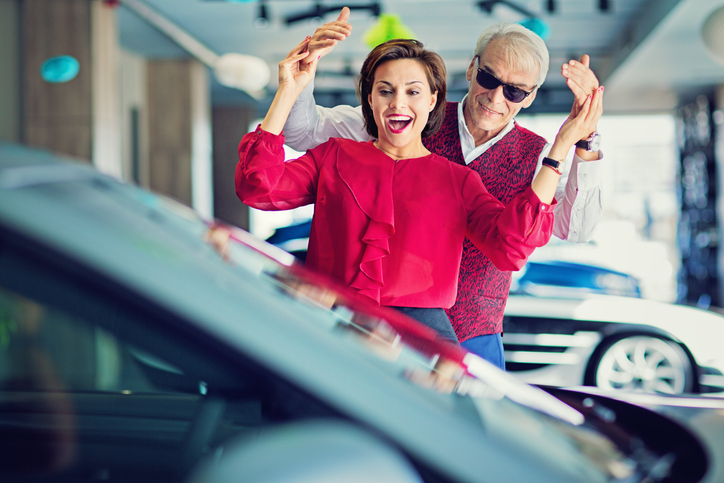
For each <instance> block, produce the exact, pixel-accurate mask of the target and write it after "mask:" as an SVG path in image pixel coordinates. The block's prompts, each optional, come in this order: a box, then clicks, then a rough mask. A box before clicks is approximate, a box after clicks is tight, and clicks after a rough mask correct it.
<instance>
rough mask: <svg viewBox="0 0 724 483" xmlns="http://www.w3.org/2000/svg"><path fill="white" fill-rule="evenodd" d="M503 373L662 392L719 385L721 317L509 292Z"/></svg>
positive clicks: (723, 369) (636, 302)
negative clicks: (504, 370) (504, 369)
mask: <svg viewBox="0 0 724 483" xmlns="http://www.w3.org/2000/svg"><path fill="white" fill-rule="evenodd" d="M503 331H504V335H503V346H504V348H505V363H506V368H507V370H508V371H509V372H512V373H514V374H516V375H517V376H518V377H520V378H521V379H523V380H524V381H526V382H528V383H531V384H539V385H550V386H571V385H590V386H598V387H600V388H603V389H628V390H638V391H644V392H658V393H664V394H682V393H691V392H694V393H711V392H721V391H724V375H723V374H724V347H723V346H722V341H724V316H722V315H720V314H718V313H715V312H711V311H706V310H702V309H698V308H694V307H688V306H683V305H675V304H668V303H662V302H656V301H652V300H644V299H638V298H631V297H616V296H607V295H587V296H582V297H579V298H575V299H562V298H547V297H534V296H526V295H511V296H510V298H509V299H508V305H507V307H506V310H505V320H504V323H503Z"/></svg>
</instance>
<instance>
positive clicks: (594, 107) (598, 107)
mask: <svg viewBox="0 0 724 483" xmlns="http://www.w3.org/2000/svg"><path fill="white" fill-rule="evenodd" d="M603 91H604V88H603V86H601V87H599V88H598V89H596V91H595V92H594V93H593V99H592V101H591V111H590V112H589V115H588V117H589V118H590V119H589V121H590V122H592V123H593V124H594V125H595V124H596V123H598V120H599V119H600V118H601V115H602V114H603Z"/></svg>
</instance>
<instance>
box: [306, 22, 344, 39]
mask: <svg viewBox="0 0 724 483" xmlns="http://www.w3.org/2000/svg"><path fill="white" fill-rule="evenodd" d="M351 30H352V29H351V28H348V27H344V26H337V25H330V26H327V25H325V26H324V28H318V29H317V30H315V31H314V35H313V36H312V38H313V39H315V40H321V39H335V40H344V39H346V38H347V37H349V34H350V32H351Z"/></svg>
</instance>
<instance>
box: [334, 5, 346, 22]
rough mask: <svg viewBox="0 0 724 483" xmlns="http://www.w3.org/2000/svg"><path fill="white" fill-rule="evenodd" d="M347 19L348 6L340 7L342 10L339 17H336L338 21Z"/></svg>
mask: <svg viewBox="0 0 724 483" xmlns="http://www.w3.org/2000/svg"><path fill="white" fill-rule="evenodd" d="M347 20H349V8H347V7H342V11H341V12H339V17H337V21H338V22H346V21H347Z"/></svg>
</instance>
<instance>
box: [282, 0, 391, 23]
mask: <svg viewBox="0 0 724 483" xmlns="http://www.w3.org/2000/svg"><path fill="white" fill-rule="evenodd" d="M345 6H346V7H347V8H349V9H350V10H369V12H370V14H371V15H372V16H373V17H379V15H380V12H381V11H382V7H380V2H379V1H374V2H370V3H368V4H367V5H327V6H323V5H322V4H321V3H320V2H319V1H317V2H316V3H315V4H314V7H312V9H311V10H308V11H306V12H301V13H298V14H295V15H290V16H288V17H287V18H286V19H285V20H284V21H285V22H286V24H287V25H291V24H293V23H297V22H301V21H304V20H310V19H315V20H323V19H324V16H325V15H327V14H328V13H332V12H334V13H337V12H339V11H340V10H342V7H345Z"/></svg>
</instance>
